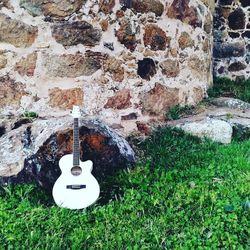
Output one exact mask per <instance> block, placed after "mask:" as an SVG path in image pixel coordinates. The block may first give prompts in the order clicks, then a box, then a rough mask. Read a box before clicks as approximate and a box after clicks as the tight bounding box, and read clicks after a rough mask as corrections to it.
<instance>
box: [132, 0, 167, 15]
mask: <svg viewBox="0 0 250 250" xmlns="http://www.w3.org/2000/svg"><path fill="white" fill-rule="evenodd" d="M132 8H133V9H134V10H135V11H136V12H139V13H148V12H153V13H155V15H156V16H161V15H162V13H163V11H164V5H163V4H162V3H161V2H160V1H159V0H132Z"/></svg>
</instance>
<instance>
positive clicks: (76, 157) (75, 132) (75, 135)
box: [73, 118, 80, 166]
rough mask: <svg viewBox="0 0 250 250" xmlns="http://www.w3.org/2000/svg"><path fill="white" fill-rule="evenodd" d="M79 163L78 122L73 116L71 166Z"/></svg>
mask: <svg viewBox="0 0 250 250" xmlns="http://www.w3.org/2000/svg"><path fill="white" fill-rule="evenodd" d="M79 165H80V141H79V122H78V118H74V130H73V166H79Z"/></svg>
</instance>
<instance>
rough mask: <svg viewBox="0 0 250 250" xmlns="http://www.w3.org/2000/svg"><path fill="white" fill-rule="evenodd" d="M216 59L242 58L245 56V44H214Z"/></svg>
mask: <svg viewBox="0 0 250 250" xmlns="http://www.w3.org/2000/svg"><path fill="white" fill-rule="evenodd" d="M213 54H214V57H215V58H230V57H241V56H244V54H245V43H244V42H234V43H228V44H226V43H225V44H222V43H214V53H213Z"/></svg>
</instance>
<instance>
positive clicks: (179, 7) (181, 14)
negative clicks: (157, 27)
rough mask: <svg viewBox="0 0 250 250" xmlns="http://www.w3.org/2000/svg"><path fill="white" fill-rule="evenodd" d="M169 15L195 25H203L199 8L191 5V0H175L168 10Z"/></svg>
mask: <svg viewBox="0 0 250 250" xmlns="http://www.w3.org/2000/svg"><path fill="white" fill-rule="evenodd" d="M167 15H168V17H170V18H175V19H179V20H181V21H182V22H184V23H188V24H190V25H191V26H193V27H201V25H202V22H201V20H200V17H199V15H198V12H197V9H196V8H195V7H193V6H190V0H174V1H173V3H172V4H171V6H170V7H169V9H168V11H167Z"/></svg>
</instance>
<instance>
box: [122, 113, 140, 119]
mask: <svg viewBox="0 0 250 250" xmlns="http://www.w3.org/2000/svg"><path fill="white" fill-rule="evenodd" d="M137 118H138V114H137V113H130V114H128V115H122V116H121V120H122V121H129V120H137Z"/></svg>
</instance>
